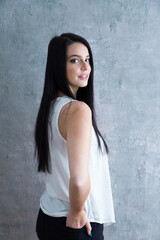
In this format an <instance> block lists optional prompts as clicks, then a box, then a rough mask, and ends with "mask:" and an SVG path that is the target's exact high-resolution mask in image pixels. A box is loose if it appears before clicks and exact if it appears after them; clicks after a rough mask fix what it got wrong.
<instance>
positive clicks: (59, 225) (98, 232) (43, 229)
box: [36, 209, 104, 240]
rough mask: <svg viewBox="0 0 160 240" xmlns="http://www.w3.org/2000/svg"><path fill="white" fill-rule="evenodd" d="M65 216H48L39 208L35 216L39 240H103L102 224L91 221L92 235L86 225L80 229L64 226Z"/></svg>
mask: <svg viewBox="0 0 160 240" xmlns="http://www.w3.org/2000/svg"><path fill="white" fill-rule="evenodd" d="M66 219H67V218H66V217H50V216H48V215H46V214H44V213H43V211H42V210H41V209H40V210H39V213H38V217H37V223H36V232H37V236H38V238H39V239H40V240H87V239H90V240H104V236H103V229H104V226H103V224H100V223H95V222H94V223H93V222H91V223H90V224H91V227H92V232H91V233H92V237H90V236H89V235H88V233H87V229H86V226H84V227H82V228H80V229H74V228H70V227H66Z"/></svg>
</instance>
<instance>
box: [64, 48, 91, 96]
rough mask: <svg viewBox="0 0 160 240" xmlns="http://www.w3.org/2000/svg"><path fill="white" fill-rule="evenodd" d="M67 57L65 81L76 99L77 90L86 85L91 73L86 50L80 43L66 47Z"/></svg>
mask: <svg viewBox="0 0 160 240" xmlns="http://www.w3.org/2000/svg"><path fill="white" fill-rule="evenodd" d="M67 57H68V58H67V63H66V73H67V80H68V84H69V86H70V88H71V90H72V92H73V94H74V96H75V97H76V95H77V91H78V88H79V87H86V86H87V84H88V79H89V75H90V72H91V66H90V62H89V53H88V49H87V47H86V46H85V45H83V44H82V43H73V44H71V45H69V46H68V49H67Z"/></svg>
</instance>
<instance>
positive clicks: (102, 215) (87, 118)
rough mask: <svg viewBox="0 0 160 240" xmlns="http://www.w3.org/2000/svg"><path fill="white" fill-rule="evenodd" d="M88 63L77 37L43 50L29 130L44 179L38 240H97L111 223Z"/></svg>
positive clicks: (104, 149) (85, 45)
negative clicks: (43, 68) (38, 89)
mask: <svg viewBox="0 0 160 240" xmlns="http://www.w3.org/2000/svg"><path fill="white" fill-rule="evenodd" d="M93 71H94V66H93V57H92V51H91V48H90V45H89V43H88V42H87V41H86V40H85V39H84V38H82V37H80V36H78V35H76V34H72V33H65V34H62V35H61V36H56V37H54V38H53V39H52V40H51V41H50V43H49V46H48V57H47V64H46V73H45V83H44V90H43V96H42V100H41V104H40V108H39V112H38V116H37V121H36V126H35V156H37V160H38V171H42V172H44V173H45V177H46V190H45V192H44V193H43V195H42V197H41V199H40V210H39V214H38V218H37V224H36V231H37V235H38V237H39V239H40V240H50V239H61V240H63V239H64V240H67V239H68V240H72V239H73V240H79V239H83V240H85V239H88V237H89V236H90V237H91V236H93V237H94V239H95V240H103V239H104V236H103V227H104V225H109V224H112V223H114V222H115V217H114V208H113V200H112V191H111V183H110V175H109V166H108V146H107V144H106V142H105V140H104V138H103V137H102V135H101V133H100V131H99V130H98V127H97V124H96V118H95V111H94V88H93Z"/></svg>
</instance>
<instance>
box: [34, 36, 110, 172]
mask: <svg viewBox="0 0 160 240" xmlns="http://www.w3.org/2000/svg"><path fill="white" fill-rule="evenodd" d="M74 42H80V43H82V44H84V45H85V46H86V47H87V48H88V52H89V56H90V65H91V73H90V76H89V79H88V84H87V86H86V87H82V88H79V89H78V91H77V95H76V98H75V96H74V95H73V93H72V91H71V90H70V87H69V85H68V82H67V78H66V57H67V47H68V46H69V45H70V44H72V43H74ZM93 73H94V66H93V56H92V51H91V48H90V45H89V43H88V42H87V41H86V40H85V39H84V38H82V37H80V36H78V35H76V34H73V33H64V34H62V35H60V36H55V37H54V38H52V39H51V41H50V43H49V46H48V56H47V64H46V72H45V81H44V89H43V95H42V99H41V104H40V108H39V111H38V115H37V120H36V125H35V153H34V156H35V157H36V156H37V160H38V172H40V171H42V172H46V171H47V172H49V173H50V150H49V140H48V130H49V117H50V107H51V102H52V107H54V103H55V100H56V97H57V94H58V91H61V92H63V93H64V94H65V95H67V96H69V97H71V98H73V99H76V100H80V101H83V102H85V103H86V104H87V105H88V106H89V107H90V109H91V110H92V124H93V127H94V130H95V133H96V136H97V140H98V147H99V148H100V149H101V150H102V148H101V142H100V139H99V138H100V137H101V138H102V140H103V142H104V146H105V149H106V152H107V153H109V149H108V146H107V144H106V142H105V140H104V139H103V137H102V135H101V133H100V131H99V130H98V127H97V123H96V118H95V109H94V88H93Z"/></svg>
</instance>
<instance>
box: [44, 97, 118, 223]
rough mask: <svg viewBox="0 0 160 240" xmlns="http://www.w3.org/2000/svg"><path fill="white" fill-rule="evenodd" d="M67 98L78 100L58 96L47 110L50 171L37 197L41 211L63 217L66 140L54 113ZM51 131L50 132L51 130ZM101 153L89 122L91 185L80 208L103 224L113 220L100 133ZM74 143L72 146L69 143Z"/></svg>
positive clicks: (66, 202) (65, 206)
mask: <svg viewBox="0 0 160 240" xmlns="http://www.w3.org/2000/svg"><path fill="white" fill-rule="evenodd" d="M71 101H78V100H75V99H72V98H71V97H68V96H62V97H58V98H57V99H56V102H55V105H54V109H53V111H52V112H51V120H50V121H51V131H50V128H49V147H50V157H51V174H49V173H47V174H46V177H45V179H46V184H45V185H46V187H45V191H44V193H43V195H42V196H41V198H40V208H41V209H42V211H43V212H44V213H45V214H47V215H49V216H53V217H64V216H66V217H67V214H68V212H69V209H70V204H69V179H70V173H69V162H68V154H67V144H66V143H67V142H66V140H65V139H64V138H63V137H62V135H61V133H60V131H59V127H58V117H59V113H60V111H61V109H62V107H63V106H64V105H65V104H66V103H68V102H71ZM51 133H52V134H51ZM100 141H101V146H102V150H103V154H102V153H101V151H100V149H99V148H98V142H97V137H96V134H95V131H94V128H93V126H92V138H91V149H90V157H89V174H90V182H91V188H90V192H89V195H88V197H87V199H86V201H85V204H84V209H85V211H86V213H87V216H88V218H89V221H90V222H97V223H103V224H104V226H106V225H110V224H112V223H114V222H115V214H114V206H113V199H112V190H111V181H110V173H109V166H108V155H107V153H106V151H105V147H104V143H103V140H102V139H101V137H100ZM73 147H74V146H73Z"/></svg>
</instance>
